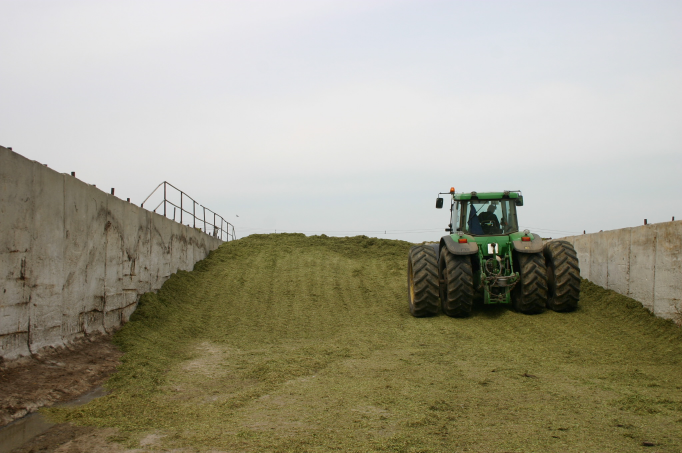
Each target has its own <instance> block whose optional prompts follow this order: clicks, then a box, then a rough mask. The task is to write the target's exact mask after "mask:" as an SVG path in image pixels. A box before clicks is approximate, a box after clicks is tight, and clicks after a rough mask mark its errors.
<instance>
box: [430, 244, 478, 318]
mask: <svg viewBox="0 0 682 453" xmlns="http://www.w3.org/2000/svg"><path fill="white" fill-rule="evenodd" d="M438 269H439V271H440V272H439V275H440V302H441V307H442V308H443V313H445V314H446V315H448V316H453V317H458V318H461V317H464V316H468V315H469V314H471V306H472V305H473V300H474V277H473V272H472V270H471V258H470V257H469V256H468V255H465V256H460V255H453V254H452V253H450V252H449V251H448V249H447V248H445V247H443V249H442V250H441V252H440V262H439V263H438Z"/></svg>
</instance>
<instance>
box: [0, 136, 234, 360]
mask: <svg viewBox="0 0 682 453" xmlns="http://www.w3.org/2000/svg"><path fill="white" fill-rule="evenodd" d="M0 232H2V234H1V235H0V357H3V358H5V359H13V358H16V357H19V356H25V355H30V354H31V353H33V352H35V351H37V350H39V349H41V348H45V347H55V346H60V345H62V344H65V343H68V342H70V341H72V340H73V339H75V338H78V337H80V336H83V335H84V334H88V333H94V332H110V331H112V330H113V329H116V328H117V327H119V326H120V325H121V324H123V323H124V322H126V321H127V320H128V319H129V317H130V315H131V314H132V312H133V311H134V310H135V307H136V304H137V300H138V296H139V295H140V294H142V293H145V292H148V291H154V290H157V289H159V288H160V287H161V285H162V284H163V282H164V281H166V279H167V278H168V277H169V276H170V275H171V274H172V273H174V272H177V271H178V270H191V269H192V268H193V266H194V264H195V263H196V262H197V261H200V260H202V259H203V258H205V257H206V256H207V255H208V253H209V252H210V251H211V250H214V249H216V248H217V247H218V246H219V245H220V244H221V241H220V240H218V239H216V238H214V237H211V236H209V235H208V234H205V233H203V232H201V231H198V230H196V229H194V228H191V227H188V226H185V225H181V224H179V223H177V222H174V221H173V220H170V219H167V218H166V217H164V216H161V215H158V214H155V213H153V212H149V211H147V210H145V209H143V208H140V207H138V206H135V205H133V204H131V203H128V202H127V201H124V200H121V199H119V198H117V197H115V196H113V195H109V194H107V193H105V192H102V191H101V190H99V189H97V188H96V187H94V186H92V185H89V184H87V183H85V182H83V181H80V180H78V179H76V178H75V177H72V176H70V175H68V174H63V173H58V172H56V171H54V170H52V169H50V168H48V167H46V166H45V165H42V164H40V163H38V162H35V161H31V160H29V159H26V158H25V157H23V156H21V155H19V154H17V153H15V152H13V151H11V150H9V149H7V148H3V147H0Z"/></svg>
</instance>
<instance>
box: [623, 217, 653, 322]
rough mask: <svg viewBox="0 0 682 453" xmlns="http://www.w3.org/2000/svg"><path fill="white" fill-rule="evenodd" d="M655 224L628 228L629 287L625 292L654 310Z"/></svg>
mask: <svg viewBox="0 0 682 453" xmlns="http://www.w3.org/2000/svg"><path fill="white" fill-rule="evenodd" d="M655 269H656V225H646V226H640V227H636V228H632V229H631V230H630V276H631V277H630V288H629V291H628V293H627V294H626V295H627V296H629V297H632V298H633V299H635V300H638V301H639V302H641V303H642V305H644V306H645V307H646V308H647V309H649V310H651V311H652V312H653V311H654V276H655ZM623 294H625V293H623Z"/></svg>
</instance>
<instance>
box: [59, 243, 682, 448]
mask: <svg viewBox="0 0 682 453" xmlns="http://www.w3.org/2000/svg"><path fill="white" fill-rule="evenodd" d="M411 245H412V244H410V243H407V242H403V241H391V240H380V239H375V238H367V237H352V238H332V237H325V236H313V237H306V236H304V235H302V234H271V235H253V236H249V237H247V238H244V239H240V240H238V241H234V242H230V243H225V244H223V245H222V246H221V247H220V248H219V249H218V250H216V251H214V252H212V253H211V254H210V255H209V257H208V258H207V259H205V260H204V261H202V262H200V263H197V265H196V266H195V270H194V271H193V272H178V273H177V274H175V275H173V276H172V277H171V278H170V279H169V280H168V281H167V282H166V283H165V284H164V286H163V288H162V289H161V290H160V291H159V292H158V293H157V294H153V293H149V294H145V295H144V296H143V297H142V298H141V301H140V305H139V308H138V309H137V311H136V312H135V313H134V315H133V317H132V319H131V321H130V322H129V323H128V324H127V325H126V326H125V327H124V328H123V329H122V330H121V331H120V332H118V334H117V335H116V337H115V341H116V342H117V344H118V345H119V346H120V347H121V349H122V350H123V351H124V352H125V355H124V357H123V362H122V364H121V366H120V367H119V369H118V372H117V373H116V374H115V375H114V376H113V377H112V378H111V379H110V380H109V382H108V383H107V387H108V388H109V389H110V391H111V393H110V394H109V395H108V396H106V397H104V398H101V399H98V400H95V401H92V402H91V403H89V404H87V405H85V406H81V407H78V408H59V409H51V410H49V413H50V414H51V416H52V417H54V418H56V419H57V420H60V421H70V422H73V423H77V424H85V425H94V426H100V427H114V428H117V429H118V432H119V435H118V436H117V439H118V441H120V442H122V443H123V444H125V445H126V446H127V447H130V448H140V445H139V441H140V439H142V438H143V437H144V436H146V435H149V434H157V435H159V436H161V437H160V440H159V442H160V444H159V446H158V448H159V449H161V448H163V449H172V448H180V449H183V448H184V449H186V451H330V450H339V451H543V452H552V451H556V452H570V451H576V452H577V451H623V452H628V451H641V449H642V442H652V443H655V444H656V446H657V447H656V451H659V452H674V451H675V452H679V451H682V330H681V329H680V328H678V327H676V326H675V325H674V324H673V323H672V322H670V321H664V320H662V319H658V318H655V317H654V316H652V315H651V314H649V312H648V311H646V310H645V309H644V308H642V307H641V304H639V303H637V302H635V301H633V300H631V299H628V298H626V297H624V296H621V295H618V294H616V293H614V292H612V291H607V290H604V289H602V288H600V287H597V286H595V285H593V284H591V283H589V282H586V281H583V282H582V296H581V300H580V308H579V309H578V311H576V312H573V313H555V312H550V311H548V312H545V313H543V314H540V315H535V316H528V315H522V314H518V313H515V312H513V311H510V310H509V309H508V308H506V307H504V306H485V307H483V306H479V307H476V308H475V309H474V313H473V315H472V316H471V317H469V318H466V319H452V318H449V317H447V316H443V315H441V316H438V317H434V318H423V319H416V318H413V317H411V316H410V314H409V312H408V309H407V301H406V277H405V273H406V258H407V253H408V250H409V248H410V246H411Z"/></svg>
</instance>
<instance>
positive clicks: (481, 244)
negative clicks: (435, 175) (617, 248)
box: [407, 188, 580, 317]
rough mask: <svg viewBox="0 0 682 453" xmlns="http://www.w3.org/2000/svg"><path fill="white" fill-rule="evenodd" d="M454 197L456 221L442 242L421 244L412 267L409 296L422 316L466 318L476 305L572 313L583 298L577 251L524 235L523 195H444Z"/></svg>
mask: <svg viewBox="0 0 682 453" xmlns="http://www.w3.org/2000/svg"><path fill="white" fill-rule="evenodd" d="M438 195H439V196H438V198H437V199H436V208H438V209H441V208H442V207H443V198H441V195H450V198H451V203H450V212H451V222H450V224H449V225H448V228H446V229H445V231H447V232H449V233H450V234H449V235H446V236H443V237H442V238H441V240H440V242H439V243H437V244H436V243H433V244H423V245H416V246H414V247H412V248H411V249H410V252H409V256H408V260H407V287H408V289H407V292H408V301H409V304H410V313H411V314H412V315H413V316H415V317H424V316H434V315H437V314H438V312H439V310H440V309H441V308H442V310H443V313H445V314H446V315H448V316H454V317H465V316H468V315H469V314H470V313H471V310H472V306H473V303H474V301H475V300H477V301H482V302H483V303H484V304H508V305H511V306H513V307H514V309H515V310H516V311H519V312H521V313H526V314H533V313H540V312H542V311H543V310H544V309H545V307H547V308H549V309H551V310H555V311H571V310H575V309H576V308H577V306H578V299H579V298H580V268H579V265H578V256H577V254H576V252H575V249H574V248H573V245H572V244H571V243H570V242H567V241H559V240H554V241H549V242H545V241H543V240H542V238H541V237H540V235H538V234H533V233H531V232H530V231H528V230H524V231H519V222H518V218H517V215H516V208H517V206H523V195H522V194H521V191H520V190H505V191H504V192H485V193H477V192H468V193H455V189H454V188H452V189H450V192H449V193H447V192H441V193H439V194H438Z"/></svg>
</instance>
